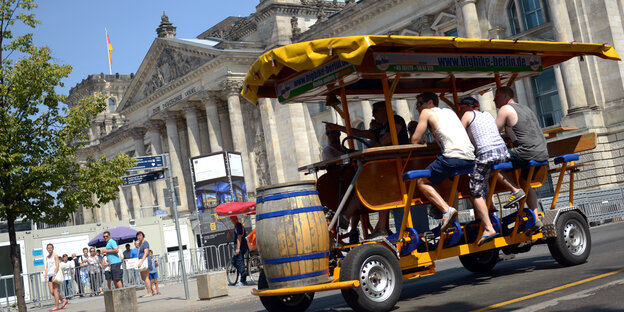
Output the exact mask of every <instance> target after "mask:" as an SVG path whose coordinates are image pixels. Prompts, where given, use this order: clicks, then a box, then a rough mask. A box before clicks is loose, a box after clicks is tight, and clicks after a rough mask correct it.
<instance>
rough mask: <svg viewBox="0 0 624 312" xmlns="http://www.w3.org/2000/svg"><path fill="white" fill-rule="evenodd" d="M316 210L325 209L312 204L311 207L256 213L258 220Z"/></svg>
mask: <svg viewBox="0 0 624 312" xmlns="http://www.w3.org/2000/svg"><path fill="white" fill-rule="evenodd" d="M314 211H323V206H310V207H303V208H295V209H288V210H280V211H273V212H266V213H261V214H258V215H256V221H260V220H263V219H269V218H276V217H282V216H287V215H292V214H298V213H306V212H314Z"/></svg>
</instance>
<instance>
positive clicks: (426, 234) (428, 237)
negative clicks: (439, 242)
mask: <svg viewBox="0 0 624 312" xmlns="http://www.w3.org/2000/svg"><path fill="white" fill-rule="evenodd" d="M423 238H424V239H425V240H426V241H427V242H428V241H430V240H433V239H434V238H435V234H433V232H431V231H427V232H424V233H423Z"/></svg>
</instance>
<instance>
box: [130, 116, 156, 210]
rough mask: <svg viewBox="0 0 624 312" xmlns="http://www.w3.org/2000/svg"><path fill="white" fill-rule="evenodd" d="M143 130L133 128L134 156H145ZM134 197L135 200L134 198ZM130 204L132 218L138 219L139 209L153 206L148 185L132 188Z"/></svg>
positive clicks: (144, 130)
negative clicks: (132, 208)
mask: <svg viewBox="0 0 624 312" xmlns="http://www.w3.org/2000/svg"><path fill="white" fill-rule="evenodd" d="M145 132H146V129H145V128H141V127H139V128H134V129H133V130H132V132H131V135H132V138H133V139H134V151H135V156H139V157H140V156H145V142H144V140H145ZM135 195H136V198H135ZM132 203H133V207H134V217H135V218H140V217H142V216H141V207H149V206H152V205H153V204H154V199H153V198H152V193H151V192H150V186H149V184H146V183H143V184H139V185H135V186H133V187H132Z"/></svg>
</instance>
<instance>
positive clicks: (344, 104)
mask: <svg viewBox="0 0 624 312" xmlns="http://www.w3.org/2000/svg"><path fill="white" fill-rule="evenodd" d="M340 100H341V101H342V113H343V116H342V118H343V119H344V122H345V129H346V130H347V136H352V135H353V130H352V129H351V115H350V114H349V105H348V104H347V92H346V91H345V88H344V82H343V81H342V80H340ZM348 142H349V148H350V149H354V145H353V139H349V141H348Z"/></svg>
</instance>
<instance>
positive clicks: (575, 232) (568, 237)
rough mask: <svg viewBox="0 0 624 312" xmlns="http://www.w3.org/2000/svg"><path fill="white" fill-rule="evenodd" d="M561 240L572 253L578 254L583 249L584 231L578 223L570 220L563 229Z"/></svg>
mask: <svg viewBox="0 0 624 312" xmlns="http://www.w3.org/2000/svg"><path fill="white" fill-rule="evenodd" d="M563 240H564V242H565V244H566V247H567V248H568V250H569V251H570V252H571V253H572V254H574V255H580V254H582V253H583V252H584V251H585V247H586V246H585V245H586V243H585V242H586V241H587V240H586V238H585V232H584V231H583V229H582V228H581V226H580V225H579V224H576V223H575V222H570V223H568V224H566V225H565V228H564V229H563Z"/></svg>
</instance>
